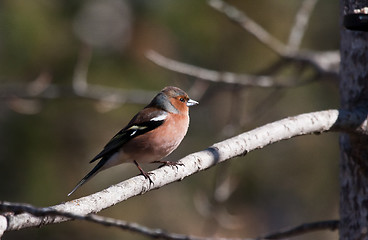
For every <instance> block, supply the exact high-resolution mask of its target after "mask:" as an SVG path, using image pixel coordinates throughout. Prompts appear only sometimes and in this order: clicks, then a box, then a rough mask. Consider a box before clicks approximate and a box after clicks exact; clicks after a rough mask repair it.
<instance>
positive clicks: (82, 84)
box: [73, 46, 92, 94]
mask: <svg viewBox="0 0 368 240" xmlns="http://www.w3.org/2000/svg"><path fill="white" fill-rule="evenodd" d="M91 58H92V48H91V47H89V46H84V47H82V48H81V49H80V51H79V56H78V62H77V64H76V66H75V69H74V75H73V89H74V91H75V92H76V93H80V94H82V93H84V92H85V91H86V90H87V87H88V83H87V74H88V67H89V63H90V61H91Z"/></svg>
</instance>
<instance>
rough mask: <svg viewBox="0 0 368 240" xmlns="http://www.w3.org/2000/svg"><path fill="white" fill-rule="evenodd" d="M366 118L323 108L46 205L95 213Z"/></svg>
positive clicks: (18, 221)
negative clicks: (280, 143)
mask: <svg viewBox="0 0 368 240" xmlns="http://www.w3.org/2000/svg"><path fill="white" fill-rule="evenodd" d="M366 118H367V111H362V110H360V111H358V110H356V111H342V110H340V111H339V110H326V111H320V112H313V113H306V114H301V115H298V116H294V117H288V118H285V119H283V120H279V121H276V122H273V123H269V124H267V125H264V126H262V127H259V128H256V129H254V130H251V131H249V132H245V133H242V134H240V135H238V136H235V137H232V138H230V139H227V140H224V141H222V142H219V143H216V144H214V145H212V146H210V147H209V148H207V149H205V150H202V151H200V152H196V153H193V154H190V155H188V156H186V157H184V158H182V159H181V160H180V162H181V163H182V164H183V165H182V166H181V165H178V166H177V167H173V166H165V167H162V168H159V169H156V170H154V171H152V172H151V173H152V175H151V179H152V180H153V182H154V184H153V185H151V184H150V183H149V181H147V180H146V179H145V178H144V177H143V176H136V177H133V178H130V179H128V180H126V181H123V182H121V183H118V184H116V185H113V186H110V187H109V188H106V189H104V190H102V191H100V192H97V193H94V194H91V195H89V196H86V197H82V198H79V199H75V200H72V201H68V202H65V203H61V204H59V205H56V206H51V207H50V208H52V209H54V210H57V211H62V212H69V213H73V214H79V215H86V214H90V213H96V212H99V211H101V210H103V209H106V208H108V207H111V206H113V205H115V204H117V203H119V202H122V201H125V200H127V199H129V198H131V197H134V196H137V195H141V194H144V193H146V192H148V191H150V190H153V189H158V188H161V187H163V186H165V185H167V184H169V183H173V182H175V181H180V180H182V179H184V178H185V177H188V176H190V175H192V174H194V173H197V172H199V171H202V170H206V169H208V168H210V167H212V166H214V165H216V164H218V163H221V162H224V161H226V160H229V159H231V158H235V157H238V156H244V155H245V154H247V153H248V152H250V151H253V150H256V149H259V148H263V147H265V146H267V145H269V144H272V143H276V142H278V141H281V140H286V139H289V138H291V137H295V136H300V135H306V134H312V133H322V132H325V131H349V132H355V133H356V132H358V133H360V134H368V124H367V119H366ZM6 220H7V221H6V227H4V221H3V220H0V224H1V225H0V229H5V228H6V231H13V230H18V229H22V228H27V227H35V226H41V225H46V224H51V223H59V222H64V221H68V220H70V219H69V218H67V217H62V216H52V217H50V216H47V217H37V216H33V215H31V214H29V213H22V214H18V215H14V216H7V218H6Z"/></svg>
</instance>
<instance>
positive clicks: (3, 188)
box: [0, 0, 339, 239]
mask: <svg viewBox="0 0 368 240" xmlns="http://www.w3.org/2000/svg"><path fill="white" fill-rule="evenodd" d="M229 2H230V3H231V4H233V5H234V6H237V7H238V8H239V9H240V10H242V11H243V12H244V13H246V14H247V15H248V16H249V17H251V18H252V19H254V20H255V21H256V22H258V23H259V24H260V25H261V26H263V27H264V28H265V29H267V30H268V31H269V32H270V33H271V34H273V35H274V36H275V37H276V38H278V39H279V40H280V41H282V42H287V41H288V35H289V33H290V29H291V28H292V26H293V22H294V18H295V15H296V13H297V12H298V10H299V8H300V6H301V4H302V3H303V1H301V0H295V1H271V0H259V1H241V0H237V1H235V0H234V1H229ZM338 9H339V6H338V2H337V1H333V0H325V1H319V2H317V3H316V5H315V7H314V11H313V13H312V14H311V16H310V22H309V26H308V28H307V30H306V32H305V36H304V37H303V40H302V42H301V48H302V49H309V50H318V51H327V50H328V51H330V50H337V49H338V47H339V28H338V12H339V10H338ZM326 13H328V14H326ZM149 50H154V51H156V52H158V53H160V54H162V55H164V56H166V57H168V58H172V59H176V60H178V61H182V62H185V63H190V64H193V65H196V66H201V67H204V68H208V69H213V70H217V71H228V72H235V73H240V74H253V75H256V74H268V73H269V72H270V71H271V70H269V69H270V68H272V66H274V65H277V63H278V62H280V57H279V56H278V55H277V54H275V53H274V52H273V51H271V50H270V49H269V48H267V47H265V46H264V45H263V44H261V43H260V42H259V41H258V40H256V39H255V38H254V37H253V36H251V35H250V34H249V33H247V32H246V31H244V30H243V29H241V28H240V27H239V26H238V25H236V24H234V23H233V22H231V21H230V20H229V19H228V18H227V17H226V16H225V15H224V14H222V13H219V12H218V11H216V10H215V9H213V8H212V7H211V6H209V4H208V3H207V2H206V1H204V0H203V1H198V0H186V1H170V0H156V1H148V0H138V1H124V0H105V1H98V0H90V1H68V0H64V1H56V0H33V1H21V0H2V1H1V2H0V96H1V101H0V133H1V134H0V142H1V144H0V182H1V184H0V200H7V201H15V202H26V203H30V204H33V205H36V206H50V205H55V204H58V203H60V202H63V201H68V200H71V199H73V198H78V197H81V196H85V195H88V194H91V193H94V192H96V191H99V190H102V189H104V188H106V187H109V186H110V185H112V184H115V183H118V182H120V181H122V180H124V179H128V178H129V177H132V176H135V175H137V174H138V171H137V169H136V168H135V166H134V165H133V164H131V165H129V164H128V165H121V166H118V167H115V168H113V169H109V170H107V171H105V172H102V173H100V174H99V175H97V176H96V177H95V178H94V179H93V180H91V181H90V182H89V183H88V184H86V185H84V186H83V187H82V188H80V189H79V190H78V191H77V192H76V193H75V194H74V195H72V197H70V198H68V197H67V193H68V192H69V191H70V190H71V189H72V188H73V187H74V186H75V184H76V183H77V182H78V181H79V180H80V179H81V178H82V177H83V176H84V175H85V174H86V173H87V172H88V171H89V170H90V169H91V168H92V165H90V164H88V162H89V160H90V159H91V158H93V157H94V156H95V155H96V154H97V153H98V152H99V151H100V150H101V149H102V147H103V146H104V145H105V143H106V142H107V141H108V140H109V139H110V138H111V137H112V136H113V135H114V134H115V133H116V132H117V131H118V130H120V129H121V128H122V127H124V125H125V124H126V123H127V122H128V121H129V120H130V118H131V117H132V116H133V114H135V113H136V112H137V111H138V110H140V109H141V108H142V107H144V106H145V104H147V103H148V102H149V101H150V99H151V98H152V97H153V96H154V94H155V93H156V92H158V91H160V90H161V89H162V88H163V87H165V86H167V85H174V86H178V87H180V88H182V89H184V90H186V91H187V92H188V93H189V95H190V96H191V98H193V99H196V100H198V101H199V102H200V105H198V106H196V107H193V108H192V109H191V124H190V128H189V132H188V135H187V137H186V138H185V139H184V141H183V142H182V144H181V145H180V147H179V148H178V149H177V150H176V151H175V152H174V153H173V154H171V155H170V156H169V157H168V160H177V159H180V158H181V157H184V156H186V155H187V154H189V153H192V152H195V151H199V150H202V149H204V148H206V147H208V146H210V145H212V144H213V143H216V142H218V141H221V140H224V139H226V138H228V137H231V136H234V135H237V134H240V133H242V132H244V131H247V130H251V129H253V128H255V127H258V126H261V125H263V124H266V123H269V122H272V121H276V120H279V119H282V118H285V117H288V116H293V115H297V114H301V113H306V112H312V111H318V110H324V109H329V108H338V106H339V99H338V82H337V81H338V80H337V78H332V77H318V78H317V79H316V81H311V82H310V83H308V84H300V85H298V84H296V86H295V87H289V88H277V89H276V88H259V87H249V86H241V85H234V84H233V85H231V84H225V83H210V82H208V81H203V80H200V79H198V78H196V77H192V76H187V75H183V74H179V73H175V72H172V71H169V70H167V69H165V68H162V67H160V66H158V65H156V64H154V63H153V62H152V61H150V60H149V59H147V57H146V53H147V51H149ZM268 70H269V71H268ZM298 71H300V76H299V75H298V73H299V72H298ZM277 74H278V76H292V77H293V79H294V81H295V82H296V83H298V82H301V81H303V79H306V78H308V76H311V75H313V74H314V73H313V70H311V69H307V70H305V69H303V70H300V69H299V70H298V69H297V67H296V66H294V65H290V64H289V65H287V66H286V67H283V68H282V71H279V72H278V73H277ZM338 159H339V150H338V135H337V134H335V133H327V134H321V135H311V136H302V137H298V138H293V139H291V140H288V141H283V142H280V143H277V144H274V145H271V146H268V147H265V148H263V149H260V150H257V151H254V152H251V153H249V154H247V155H246V156H245V157H239V158H236V159H232V160H230V161H228V162H226V163H223V164H220V165H218V166H216V167H213V168H211V169H210V170H207V171H204V172H201V173H198V174H195V175H193V176H191V177H188V178H186V179H184V180H183V181H182V182H176V183H173V184H170V185H169V186H166V187H164V188H162V189H159V190H157V191H151V192H148V193H147V194H144V195H142V196H138V197H135V198H132V199H129V200H128V201H125V202H122V203H120V204H118V205H116V206H114V207H112V208H110V209H107V210H105V211H102V212H101V213H100V214H101V215H103V216H109V217H114V218H118V219H122V220H126V221H131V222H137V223H139V224H142V225H146V226H148V227H152V228H162V229H164V230H166V231H169V232H177V233H183V234H190V235H198V236H208V237H210V236H214V237H215V236H216V237H239V238H245V237H257V236H260V235H263V234H266V233H270V232H273V231H276V230H279V229H281V228H285V227H289V226H295V225H298V224H301V223H304V222H312V221H318V220H326V219H335V218H338V202H339V190H338ZM146 168H147V167H146ZM142 206H144V207H142ZM337 237H338V236H337V232H328V231H324V232H319V233H312V234H307V235H304V236H301V237H297V238H296V239H311V238H313V239H336V238H337ZM25 238H27V239H91V238H92V239H98V238H105V239H147V238H146V237H142V236H140V235H137V234H132V233H129V232H124V231H121V230H118V229H114V228H105V227H101V226H98V225H94V224H91V223H85V222H80V221H73V222H67V223H62V224H56V225H48V226H44V227H41V228H32V229H26V230H21V231H17V232H9V233H6V234H5V236H4V239H25Z"/></svg>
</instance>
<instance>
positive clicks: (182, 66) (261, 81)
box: [146, 50, 314, 88]
mask: <svg viewBox="0 0 368 240" xmlns="http://www.w3.org/2000/svg"><path fill="white" fill-rule="evenodd" d="M146 57H147V58H148V59H149V60H151V61H152V62H153V63H155V64H157V65H158V66H160V67H163V68H166V69H168V70H171V71H174V72H178V73H182V74H186V75H189V76H193V77H196V78H199V79H202V80H207V81H211V82H222V83H229V84H239V85H242V86H250V87H262V88H278V87H283V88H284V87H295V86H300V85H302V84H306V83H309V82H311V81H313V80H314V79H311V80H307V81H304V82H301V83H300V82H296V81H295V79H292V78H276V77H272V76H266V75H264V76H254V75H248V74H236V73H232V72H218V71H215V70H210V69H206V68H202V67H198V66H194V65H191V64H187V63H183V62H179V61H176V60H173V59H170V58H167V57H164V56H162V55H161V54H159V53H157V52H155V51H153V50H151V51H148V52H147V53H146ZM279 81H280V82H283V83H278V82H279Z"/></svg>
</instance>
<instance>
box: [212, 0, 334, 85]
mask: <svg viewBox="0 0 368 240" xmlns="http://www.w3.org/2000/svg"><path fill="white" fill-rule="evenodd" d="M314 1H316V0H305V2H304V3H303V6H302V8H301V10H300V11H299V13H298V15H297V20H296V23H295V25H294V28H293V30H292V31H291V35H293V36H290V39H292V40H289V43H290V41H291V45H290V46H289V45H285V44H283V43H282V42H280V41H279V40H277V39H276V38H275V37H273V36H272V34H270V33H269V32H267V31H266V30H265V29H264V28H262V27H261V26H260V25H259V24H257V23H256V22H255V21H254V20H252V19H251V18H249V17H248V16H246V14H245V13H243V12H242V11H240V10H239V9H237V8H236V7H234V6H232V5H230V4H229V3H226V2H224V1H223V0H209V5H210V6H211V7H213V8H214V9H216V10H217V11H219V12H221V13H223V14H225V15H226V16H227V17H228V18H229V19H230V20H231V21H233V22H235V23H237V24H238V25H239V26H241V27H242V28H243V29H244V30H246V31H247V32H249V33H250V34H252V35H253V36H254V37H255V38H256V39H258V40H259V41H260V42H261V43H263V44H264V45H265V46H266V47H268V48H269V49H271V50H272V51H273V52H275V53H276V54H278V55H279V56H280V57H281V58H284V59H286V60H293V61H296V62H301V63H305V64H308V65H310V66H312V67H313V68H314V69H315V70H316V71H317V72H318V73H319V74H324V75H332V76H336V77H337V76H338V69H339V63H340V54H339V52H338V51H329V52H314V51H297V50H298V49H299V48H296V47H299V44H300V41H301V38H302V37H303V35H304V30H305V29H303V28H305V27H306V24H307V23H308V18H309V16H310V13H311V11H312V10H313V7H314V5H315V2H314ZM297 36H299V37H297ZM298 38H300V39H298ZM271 80H272V79H271Z"/></svg>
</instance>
